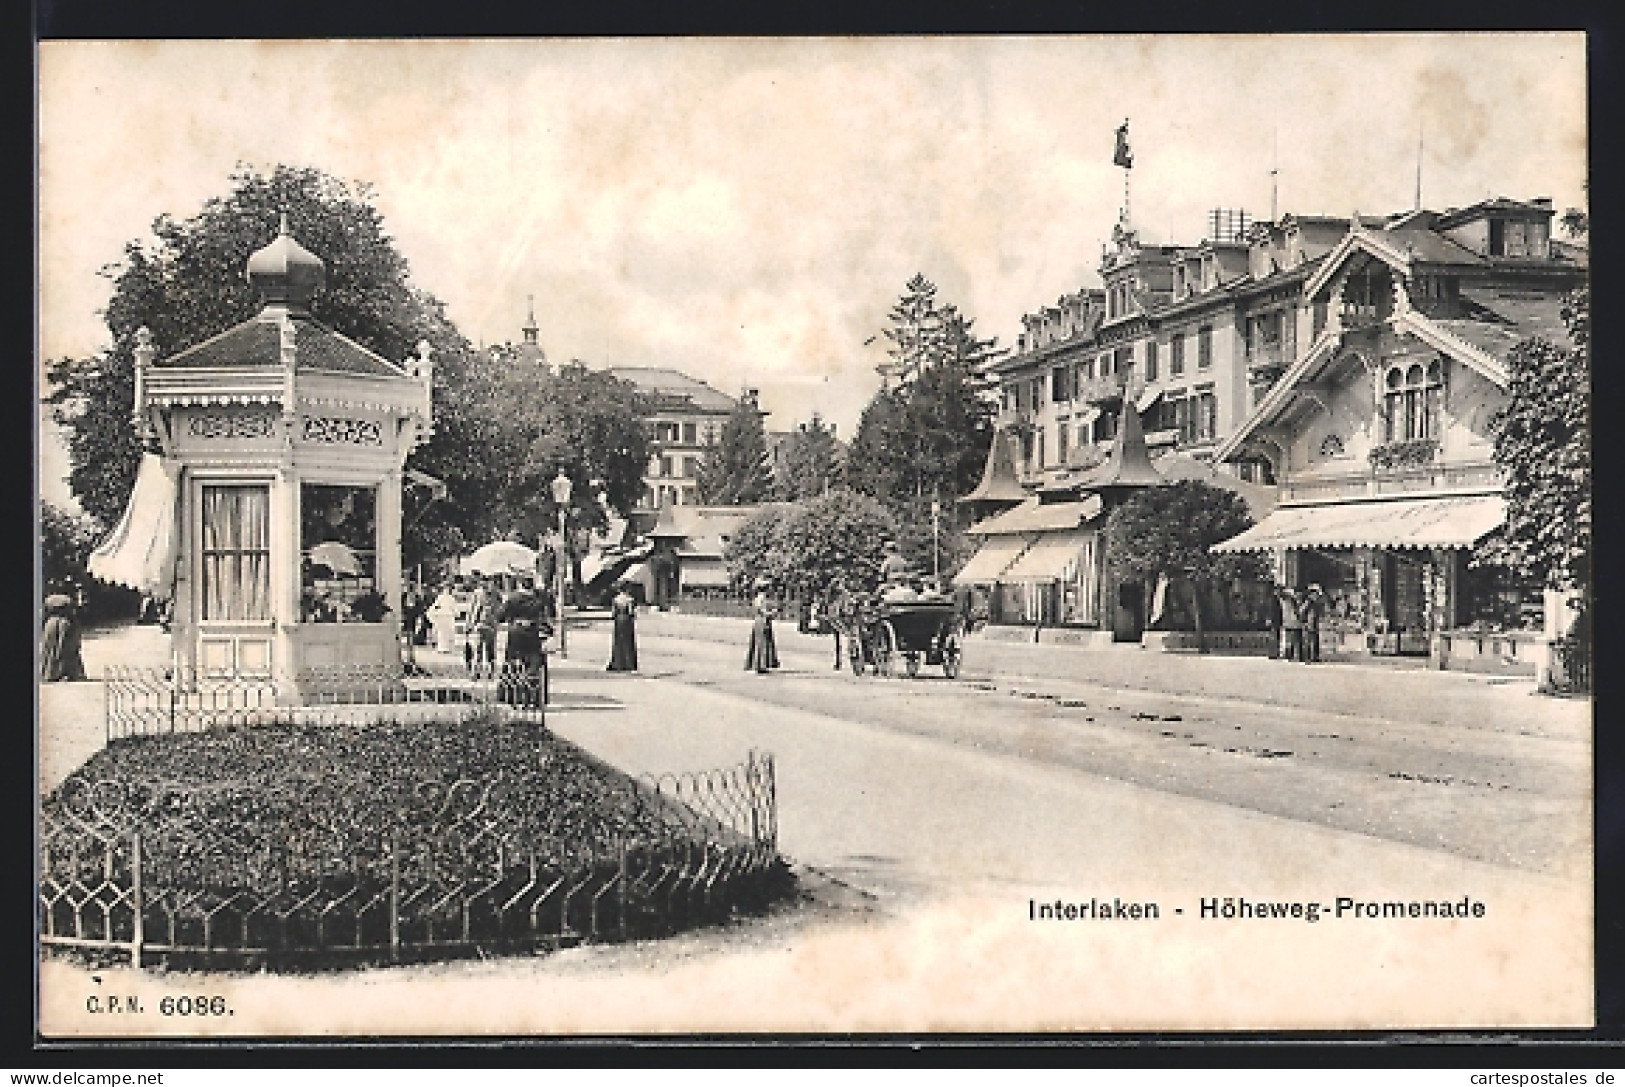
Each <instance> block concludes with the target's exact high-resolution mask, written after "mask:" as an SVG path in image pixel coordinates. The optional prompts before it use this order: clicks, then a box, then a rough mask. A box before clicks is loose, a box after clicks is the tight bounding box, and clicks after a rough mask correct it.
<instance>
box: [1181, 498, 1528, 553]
mask: <svg viewBox="0 0 1625 1087" xmlns="http://www.w3.org/2000/svg"><path fill="white" fill-rule="evenodd" d="M1505 519H1506V501H1505V500H1504V499H1502V498H1500V497H1498V496H1495V495H1475V496H1472V497H1462V498H1406V499H1400V500H1397V501H1393V502H1345V503H1339V504H1337V505H1330V506H1289V507H1286V508H1284V509H1278V510H1275V511H1274V512H1273V513H1271V514H1270V515H1269V516H1268V517H1265V518H1264V519H1263V520H1262V521H1260V522H1259V523H1258V524H1256V525H1254V526H1253V527H1252V528H1250V529H1248V530H1247V531H1246V532H1243V533H1242V534H1241V535H1239V536H1233V537H1231V538H1230V539H1228V540H1225V541H1224V542H1222V543H1216V544H1214V545H1213V547H1212V548H1211V549H1210V550H1213V551H1274V550H1282V551H1293V550H1301V549H1303V548H1315V547H1390V548H1405V547H1411V548H1433V547H1439V548H1465V547H1472V546H1473V545H1474V544H1475V543H1477V542H1478V541H1479V540H1481V539H1483V538H1484V537H1485V536H1486V535H1488V534H1489V533H1491V532H1493V531H1494V530H1495V529H1496V528H1498V527H1499V526H1500V524H1501V522H1502V521H1504V520H1505Z"/></svg>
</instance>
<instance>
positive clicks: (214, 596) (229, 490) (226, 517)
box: [201, 485, 271, 620]
mask: <svg viewBox="0 0 1625 1087" xmlns="http://www.w3.org/2000/svg"><path fill="white" fill-rule="evenodd" d="M270 521H271V489H270V488H269V487H266V486H263V485H262V486H246V487H227V486H213V485H206V486H205V487H204V488H203V546H202V548H201V557H202V560H203V610H202V617H203V618H204V619H236V620H245V619H246V620H263V619H269V618H271V526H270Z"/></svg>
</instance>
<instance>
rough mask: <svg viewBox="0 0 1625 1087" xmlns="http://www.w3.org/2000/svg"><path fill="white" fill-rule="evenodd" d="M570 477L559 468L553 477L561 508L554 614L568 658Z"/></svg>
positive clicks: (561, 646)
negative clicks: (566, 594)
mask: <svg viewBox="0 0 1625 1087" xmlns="http://www.w3.org/2000/svg"><path fill="white" fill-rule="evenodd" d="M570 486H571V485H570V477H569V476H567V475H565V474H564V469H563V468H560V469H559V474H558V475H556V476H554V477H553V504H554V505H555V506H557V507H558V508H559V561H558V562H557V563H555V564H554V565H555V566H556V567H557V569H558V582H559V590H558V595H557V596H556V597H554V601H555V603H554V609H553V610H554V614H555V615H557V616H558V620H559V656H560V657H563V658H566V659H568V658H569V656H570V653H569V649H568V647H567V646H566V644H565V637H564V630H565V626H566V623H565V619H564V568H565V566H566V565H568V564H569V561H570V543H569V541H570V537H569V535H568V534H567V532H566V521H565V517H566V511H567V510H568V509H569V508H570Z"/></svg>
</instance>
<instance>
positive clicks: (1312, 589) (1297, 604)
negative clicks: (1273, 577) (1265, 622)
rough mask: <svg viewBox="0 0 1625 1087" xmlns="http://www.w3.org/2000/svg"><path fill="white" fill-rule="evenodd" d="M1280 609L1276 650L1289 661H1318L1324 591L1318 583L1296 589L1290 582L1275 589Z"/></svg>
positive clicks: (1313, 662) (1323, 611)
mask: <svg viewBox="0 0 1625 1087" xmlns="http://www.w3.org/2000/svg"><path fill="white" fill-rule="evenodd" d="M1275 599H1276V602H1277V604H1278V605H1279V607H1280V609H1281V617H1280V629H1281V637H1280V646H1279V654H1280V656H1281V657H1283V658H1285V659H1286V660H1289V661H1299V662H1301V663H1304V664H1315V663H1318V662H1319V661H1320V621H1321V619H1322V618H1323V617H1324V616H1325V614H1326V603H1327V601H1326V593H1325V591H1324V590H1322V589H1321V587H1320V586H1319V585H1310V586H1309V588H1308V589H1306V590H1304V591H1302V592H1299V591H1298V590H1297V589H1294V588H1292V587H1291V586H1290V585H1283V586H1280V587H1279V588H1277V589H1276V591H1275Z"/></svg>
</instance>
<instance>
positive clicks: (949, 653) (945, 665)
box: [942, 642, 959, 679]
mask: <svg viewBox="0 0 1625 1087" xmlns="http://www.w3.org/2000/svg"><path fill="white" fill-rule="evenodd" d="M942 674H943V675H945V676H947V677H948V678H949V679H957V678H959V643H958V642H949V643H948V644H947V645H945V646H943V647H942Z"/></svg>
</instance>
